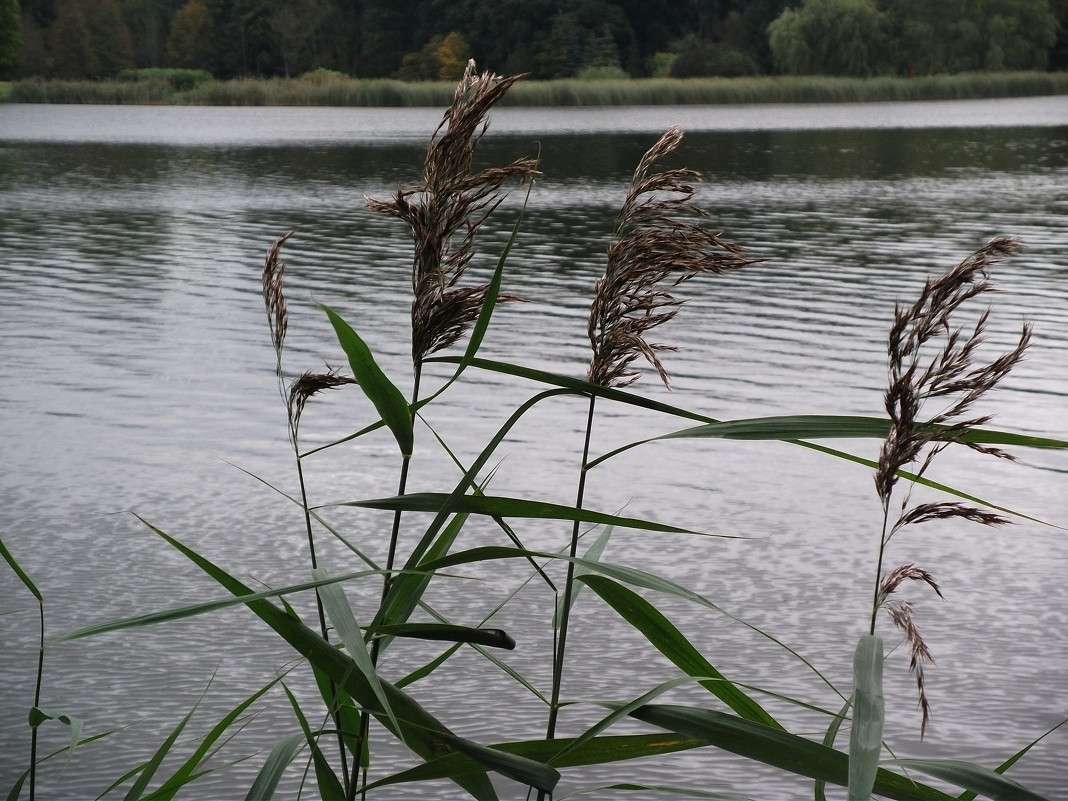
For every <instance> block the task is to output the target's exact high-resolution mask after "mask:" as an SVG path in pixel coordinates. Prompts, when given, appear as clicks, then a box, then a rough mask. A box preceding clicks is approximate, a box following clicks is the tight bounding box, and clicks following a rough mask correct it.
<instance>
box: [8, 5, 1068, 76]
mask: <svg viewBox="0 0 1068 801" xmlns="http://www.w3.org/2000/svg"><path fill="white" fill-rule="evenodd" d="M769 31H770V35H769ZM446 41H447V42H449V43H450V45H451V46H449V47H446V48H444V49H443V47H442V44H443V43H444V42H446ZM453 45H460V46H453ZM469 57H473V58H475V59H476V61H477V62H478V63H479V65H480V66H481V67H485V68H487V69H490V70H493V71H495V72H497V73H500V74H506V75H507V74H516V73H527V74H529V75H530V77H531V78H535V79H541V80H548V79H558V78H573V77H581V76H584V75H585V76H589V75H593V76H598V75H623V76H629V77H635V78H637V77H668V76H671V77H697V76H724V77H735V76H741V75H760V74H773V73H778V72H781V73H788V74H828V75H846V76H866V75H883V74H898V75H928V74H942V73H956V72H964V71H975V70H1033V69H1040V70H1041V69H1047V68H1049V69H1065V68H1068V0H687V2H672V0H410V2H406V3H397V2H395V0H22V3H21V7H20V4H19V2H18V0H0V79H2V78H3V77H4V76H5V71H6V73H8V74H9V75H11V76H13V77H22V78H26V77H35V76H39V77H50V78H66V79H85V78H89V79H96V78H110V77H114V76H115V75H116V74H117V73H118V72H119V71H121V70H123V69H131V68H147V67H180V68H186V69H203V70H207V71H208V72H210V73H211V74H212V75H213V76H214V77H216V78H220V79H229V78H238V77H267V78H269V77H288V76H296V75H301V74H303V73H306V72H312V71H315V70H319V69H324V70H333V71H337V72H340V73H342V74H345V75H349V76H354V77H359V78H388V77H398V78H402V79H406V80H439V79H444V80H454V79H455V75H454V73H455V72H456V69H455V65H456V63H457V61H461V62H462V61H465V60H466V59H467V58H469Z"/></svg>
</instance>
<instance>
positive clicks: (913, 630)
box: [879, 565, 942, 739]
mask: <svg viewBox="0 0 1068 801" xmlns="http://www.w3.org/2000/svg"><path fill="white" fill-rule="evenodd" d="M910 580H911V581H920V582H923V583H924V584H927V585H928V586H929V587H930V588H931V589H933V590H934V591H935V593H936V594H937V595H938V597H939V598H941V597H942V590H941V589H940V588H939V586H938V583H937V582H936V581H935V580H934V576H932V575H931V574H930V573H928V572H927V571H926V570H924V569H922V568H919V567H916V565H901V566H900V567H898V568H896V569H895V570H893V571H891V572H890V573H889V574H887V575H886V576H884V577H883V580H882V582H881V583H880V586H879V606H880V608H882V609H885V610H886V611H887V613H888V614H889V615H890V619H891V620H892V621H893V622H894V625H895V626H897V628H898V629H899V630H900V631H901V633H902V634H904V635H905V642H906V643H908V646H909V672H910V673H911V674H912V675H913V677H914V678H915V679H916V690H917V692H918V694H919V704H920V709H921V711H922V719H921V721H920V739H923V735H924V734H925V733H926V732H927V723H928V721H929V720H930V718H931V703H930V700H929V699H928V698H927V683H926V680H925V678H924V674H923V668H924V663H926V662H930V663H931V664H934V657H933V656H932V655H931V651H930V649H929V648H928V647H927V643H926V642H925V641H924V639H923V635H922V634H921V633H920V630H919V628H918V627H917V625H916V611H915V609H914V608H913V606H912V604H911V603H909V602H908V601H899V600H892V599H891V598H890V596H891V595H893V593H894V592H896V591H897V589H898V587H900V586H901V585H902V584H903V583H904V582H905V581H910Z"/></svg>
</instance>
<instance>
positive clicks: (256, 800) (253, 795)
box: [245, 733, 304, 801]
mask: <svg viewBox="0 0 1068 801" xmlns="http://www.w3.org/2000/svg"><path fill="white" fill-rule="evenodd" d="M303 744H304V734H303V733H298V734H291V735H289V736H288V737H283V738H282V739H281V740H279V741H278V742H277V743H275V744H274V748H272V749H271V753H270V754H268V755H267V761H266V762H264V763H263V767H261V768H260V770H259V772H258V773H257V774H256V778H255V780H254V781H253V782H252V786H251V787H249V788H248V793H246V794H245V801H270V799H272V798H273V797H274V791H275V790H276V789H277V788H278V782H279V781H280V780H281V778H282V775H283V774H284V773H285V772H286V768H288V767H289V764H290V763H291V762H292V761H293V760H294V759H295V758H296V756H297V754H298V753H300V749H301V746H302V745H303Z"/></svg>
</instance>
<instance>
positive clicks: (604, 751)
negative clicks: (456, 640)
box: [367, 733, 705, 790]
mask: <svg viewBox="0 0 1068 801" xmlns="http://www.w3.org/2000/svg"><path fill="white" fill-rule="evenodd" d="M573 742H574V739H572V738H560V739H556V740H525V741H521V742H511V743H496V744H494V745H493V746H492V747H493V748H494V749H496V750H498V751H502V752H504V753H509V754H516V755H517V756H523V757H526V758H527V759H534V760H538V761H541V762H545V761H548V760H550V759H552V758H553V756H554V755H555V754H557V753H559V752H561V750H566V752H567V753H566V755H565V756H563V757H561V759H560V760H559V761H557V762H554V764H555V765H556V766H557V767H560V768H571V767H580V766H583V765H604V764H608V763H610V762H622V761H625V760H628V759H639V758H641V757H651V756H659V755H662V754H670V753H675V752H677V751H686V750H688V749H691V748H699V747H701V746H703V745H705V743H704V742H702V741H700V740H696V739H693V738H690V737H680V736H678V735H671V734H665V733H657V734H626V735H614V736H610V737H597V738H594V739H593V740H590V741H589V742H586V743H583V744H582V745H581V746H580V747H578V748H576V749H574V750H567V749H568V746H569V745H571V743H573ZM477 769H478V763H477V762H475V761H474V760H473V759H471V758H469V757H467V756H464V755H463V754H459V753H454V754H449V755H448V756H444V757H441V758H439V759H435V760H432V761H430V762H425V763H423V764H422V765H417V766H416V767H414V768H409V769H408V770H404V771H401V772H400V773H395V774H393V775H392V776H387V777H385V778H383V779H380V780H378V781H376V782H374V783H373V784H370V785H368V787H367V789H368V790H374V789H377V788H379V787H385V786H387V785H391V784H404V783H407V782H421V781H430V780H433V779H443V778H446V777H452V776H462V775H464V774H465V773H467V772H469V771H473V770H477Z"/></svg>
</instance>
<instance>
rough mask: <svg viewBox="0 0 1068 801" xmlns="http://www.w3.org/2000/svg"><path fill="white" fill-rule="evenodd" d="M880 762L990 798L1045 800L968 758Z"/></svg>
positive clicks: (1001, 800) (1043, 797) (1028, 800)
mask: <svg viewBox="0 0 1068 801" xmlns="http://www.w3.org/2000/svg"><path fill="white" fill-rule="evenodd" d="M884 764H888V765H898V766H900V767H902V768H905V769H906V770H915V771H919V772H920V773H926V774H927V775H928V776H934V777H935V778H936V779H942V780H944V781H947V782H952V783H953V784H955V785H957V786H958V787H962V788H964V789H965V790H971V791H972V792H976V793H979V794H981V795H984V796H986V797H987V798H992V799H994V801H1049V799H1047V798H1046V797H1045V796H1041V795H1039V794H1038V793H1033V792H1031V791H1030V790H1028V789H1027V788H1026V787H1024V786H1023V785H1022V784H1019V783H1018V782H1014V781H1013V780H1012V779H1008V778H1006V777H1004V776H1002V775H1001V774H999V773H995V772H994V771H992V770H990V769H989V768H984V767H982V766H981V765H973V764H972V763H970V762H961V761H958V760H954V759H889V760H886V762H885V763H884Z"/></svg>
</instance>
